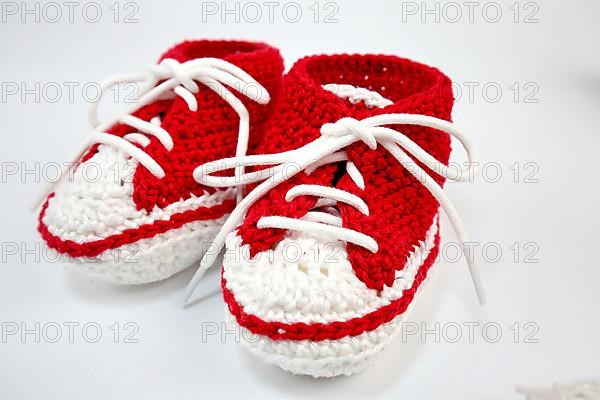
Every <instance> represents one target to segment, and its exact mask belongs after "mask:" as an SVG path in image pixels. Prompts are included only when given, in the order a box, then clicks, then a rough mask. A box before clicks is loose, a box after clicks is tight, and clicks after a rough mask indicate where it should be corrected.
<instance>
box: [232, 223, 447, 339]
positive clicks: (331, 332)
mask: <svg viewBox="0 0 600 400" xmlns="http://www.w3.org/2000/svg"><path fill="white" fill-rule="evenodd" d="M439 242H440V237H439V234H438V235H436V238H435V245H434V247H433V249H432V250H431V252H430V253H429V255H428V256H427V258H426V259H425V261H424V262H423V264H422V265H421V267H420V268H419V271H418V272H417V275H416V276H415V280H414V282H413V285H412V287H411V288H410V289H408V290H405V291H404V292H403V293H402V297H400V298H398V299H396V300H394V301H393V302H392V303H390V304H388V305H386V306H383V307H381V308H380V309H378V310H375V311H373V312H371V313H369V314H366V315H364V316H362V317H357V318H352V319H349V320H347V321H334V322H330V323H312V324H307V323H303V322H297V323H292V324H288V323H283V322H273V321H265V320H263V319H261V318H259V317H257V316H255V315H252V314H247V313H245V312H244V310H243V308H242V306H240V305H239V304H238V303H237V302H236V300H235V298H234V296H233V293H231V291H229V289H227V282H226V281H225V278H223V277H222V278H221V287H222V289H223V297H224V299H225V303H226V304H227V306H228V307H229V311H230V312H231V314H232V315H233V316H234V317H235V319H236V320H237V322H238V324H239V325H240V326H243V327H244V328H246V329H248V330H249V331H250V332H252V333H254V334H257V335H262V336H267V337H269V338H271V339H273V340H311V341H315V342H318V341H322V340H337V339H341V338H343V337H346V336H356V335H360V334H361V333H364V332H368V331H372V330H374V329H376V328H377V327H379V326H381V325H382V324H384V323H386V322H389V321H391V320H392V319H394V317H396V316H398V315H400V314H402V313H403V312H404V311H406V309H407V307H408V305H409V304H410V303H411V302H412V300H413V298H414V296H415V292H416V291H417V289H418V288H419V286H420V285H421V283H422V282H423V280H424V279H425V277H426V276H427V272H428V271H429V268H431V266H432V265H433V263H434V262H435V260H436V258H437V255H438V251H439Z"/></svg>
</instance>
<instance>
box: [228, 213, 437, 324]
mask: <svg viewBox="0 0 600 400" xmlns="http://www.w3.org/2000/svg"><path fill="white" fill-rule="evenodd" d="M437 221H438V218H437V216H436V217H434V219H433V223H432V225H431V227H430V228H429V230H428V232H427V234H426V235H425V240H424V241H422V242H420V246H418V247H417V246H415V249H414V251H413V252H412V253H411V254H410V256H409V257H408V259H407V261H406V263H405V265H404V266H403V268H402V269H400V270H398V271H396V278H395V281H394V284H393V285H392V286H391V287H387V286H386V287H385V288H384V289H383V290H382V291H381V292H378V291H377V290H373V289H369V288H368V287H367V286H366V285H365V284H364V282H362V281H361V280H360V279H358V278H357V277H356V274H355V273H354V270H353V269H352V265H351V263H350V261H349V260H348V253H347V251H346V247H345V243H343V242H341V241H332V240H331V239H328V238H324V237H319V236H317V235H312V234H308V233H300V232H296V231H288V233H287V236H286V238H285V239H284V240H282V241H281V242H279V243H278V244H277V246H276V247H275V249H274V250H269V251H268V252H262V253H259V254H258V255H257V256H256V257H254V258H253V259H250V257H249V253H250V247H249V245H244V246H241V238H240V237H239V236H237V235H236V234H235V232H234V233H232V234H231V235H229V236H228V239H227V244H226V248H227V251H226V253H225V257H224V259H223V266H224V270H223V276H224V278H225V280H226V281H227V288H228V289H229V290H230V291H231V292H232V293H233V294H234V296H235V299H236V301H237V302H238V304H240V305H241V306H242V307H243V309H244V311H245V312H247V313H249V314H253V315H256V316H257V317H259V318H261V319H263V320H265V321H280V322H287V323H294V322H305V323H311V322H322V323H327V322H331V321H344V320H349V319H351V318H355V317H360V316H363V315H365V314H368V313H370V312H373V311H375V310H378V309H380V308H381V307H383V306H386V305H388V304H390V303H391V302H392V301H394V300H396V299H398V298H400V297H401V296H402V292H403V291H404V290H406V289H408V288H410V287H411V286H412V284H413V282H414V278H415V275H416V273H417V272H418V268H419V266H420V265H421V264H422V263H423V261H424V260H425V259H426V258H427V256H428V255H429V252H430V251H431V249H432V248H433V246H434V244H435V236H436V234H437V231H438V224H437ZM298 255H301V256H298Z"/></svg>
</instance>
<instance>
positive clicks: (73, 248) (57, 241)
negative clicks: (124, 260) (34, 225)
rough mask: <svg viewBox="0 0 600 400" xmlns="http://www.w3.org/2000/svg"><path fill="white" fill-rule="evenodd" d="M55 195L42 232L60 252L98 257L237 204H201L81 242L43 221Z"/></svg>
mask: <svg viewBox="0 0 600 400" xmlns="http://www.w3.org/2000/svg"><path fill="white" fill-rule="evenodd" d="M53 196H54V194H52V195H50V196H49V197H48V199H47V200H46V202H45V203H44V206H43V207H42V211H41V212H40V216H39V217H38V231H39V232H40V234H41V235H42V238H43V239H44V240H45V241H46V244H47V245H48V247H50V248H52V249H55V250H56V251H58V252H59V253H63V254H68V255H70V256H71V257H94V256H97V255H99V254H101V253H102V252H104V251H106V250H110V249H115V248H118V247H120V246H123V245H126V244H131V243H135V242H137V241H138V240H141V239H147V238H150V237H153V236H155V235H158V234H161V233H165V232H167V231H170V230H172V229H176V228H179V227H181V226H183V225H184V224H187V223H188V222H194V221H206V220H210V219H217V218H219V217H222V216H223V215H225V214H228V213H230V212H231V211H232V210H233V208H234V207H235V201H234V200H231V199H230V200H225V201H224V202H223V203H221V204H219V205H216V206H213V207H200V208H197V209H195V210H188V211H184V212H181V213H178V214H173V215H172V216H171V218H169V219H168V220H160V221H155V222H153V223H151V224H145V225H141V226H139V227H137V228H132V229H126V230H124V231H123V232H121V233H118V234H116V235H112V236H109V237H107V238H104V239H99V240H94V241H91V242H86V243H77V242H74V241H72V240H63V239H61V238H60V237H58V236H56V235H53V234H52V233H51V232H50V230H49V229H48V227H47V226H46V224H44V222H43V221H42V219H43V218H44V215H45V213H46V209H47V208H48V204H49V202H50V199H51V198H52V197H53Z"/></svg>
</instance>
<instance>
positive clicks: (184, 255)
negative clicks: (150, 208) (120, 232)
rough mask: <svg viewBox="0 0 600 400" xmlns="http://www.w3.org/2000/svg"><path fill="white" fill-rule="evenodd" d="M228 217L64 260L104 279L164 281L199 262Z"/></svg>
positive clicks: (123, 282)
mask: <svg viewBox="0 0 600 400" xmlns="http://www.w3.org/2000/svg"><path fill="white" fill-rule="evenodd" d="M226 217H227V215H224V216H222V217H220V218H218V219H213V220H206V221H193V222H188V223H187V224H185V225H183V226H181V227H179V228H177V229H172V230H170V231H168V232H165V233H162V234H158V235H156V236H153V237H151V238H148V239H141V240H139V241H137V242H135V243H132V244H128V245H124V246H121V247H118V248H116V249H110V250H107V251H105V252H103V253H101V254H100V255H98V256H96V257H92V258H73V257H68V256H67V257H66V259H63V258H61V261H64V262H65V263H66V264H67V265H69V266H70V268H75V269H77V270H78V271H82V272H86V273H88V274H89V275H90V276H91V277H92V278H95V279H98V280H101V281H104V282H109V283H114V284H119V285H140V284H145V283H151V282H157V281H161V280H164V279H167V278H169V277H171V276H173V275H175V274H176V273H178V272H181V271H183V270H184V269H186V268H188V267H189V266H191V265H192V264H194V263H195V262H197V261H199V260H200V259H201V258H202V256H203V255H204V253H205V251H206V250H208V248H209V246H210V243H211V242H212V240H213V239H214V237H215V235H216V234H217V232H218V230H219V229H220V228H221V226H222V225H223V222H224V220H225V218H226Z"/></svg>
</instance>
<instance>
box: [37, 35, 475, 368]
mask: <svg viewBox="0 0 600 400" xmlns="http://www.w3.org/2000/svg"><path fill="white" fill-rule="evenodd" d="M282 73H283V62H282V59H281V56H280V54H279V52H278V50H276V49H275V48H273V47H270V46H268V45H266V44H263V43H252V42H243V41H208V40H202V41H188V42H184V43H181V44H179V45H177V46H175V47H173V48H172V49H170V50H169V51H167V52H166V53H165V54H164V55H163V56H162V57H161V59H160V61H159V63H158V64H157V65H153V66H151V67H150V68H149V69H148V70H147V71H145V72H143V73H140V74H133V75H129V76H120V77H117V78H115V79H112V80H110V81H107V82H106V84H105V85H103V88H105V89H106V88H108V87H110V86H112V85H114V84H120V83H125V82H136V83H138V84H140V85H141V86H140V87H139V91H138V93H137V97H136V101H135V102H134V103H133V104H131V107H130V108H129V109H128V110H126V111H125V112H124V113H123V114H122V115H119V116H118V117H116V118H113V119H111V120H109V121H106V122H104V123H100V122H99V121H98V119H97V117H96V107H95V106H94V109H93V110H92V111H93V112H92V115H91V122H92V125H93V128H94V129H93V132H92V134H91V135H90V136H89V138H88V140H87V141H86V142H85V143H84V145H83V146H82V148H81V149H80V151H79V152H77V154H76V156H75V157H74V159H73V163H72V164H71V165H68V166H67V169H68V171H65V174H64V176H65V177H64V179H62V181H61V182H59V183H58V184H56V185H54V186H53V187H51V188H50V190H49V191H48V192H47V193H46V194H45V195H44V196H45V198H44V200H43V206H42V209H41V213H40V216H39V227H38V229H39V231H40V233H41V235H42V237H43V239H44V240H45V242H46V244H47V246H48V247H49V248H51V249H54V250H55V251H56V252H58V253H59V254H61V255H64V256H65V259H66V260H67V261H69V262H72V263H76V264H77V268H81V269H85V270H87V271H89V272H90V273H91V274H93V275H94V276H97V277H100V278H102V279H104V280H107V281H111V282H115V283H120V284H141V283H147V282H153V281H159V280H162V279H165V278H168V277H170V276H171V275H173V274H175V273H177V272H179V271H181V270H183V269H184V268H186V267H188V266H190V265H192V264H194V263H195V262H198V261H199V260H201V261H200V265H199V268H198V270H197V272H196V275H195V276H194V278H193V280H192V282H191V284H190V286H189V288H188V291H187V292H186V299H188V298H189V297H190V295H191V293H192V291H193V289H194V287H195V285H196V284H197V282H198V280H199V279H200V277H201V276H202V274H203V273H204V272H205V271H206V270H207V269H208V268H209V267H210V266H211V265H212V264H213V263H214V262H215V260H216V259H217V257H218V255H219V253H220V252H221V251H222V250H223V249H224V250H225V253H224V258H223V272H222V280H221V282H222V289H223V297H224V300H225V303H226V305H227V307H226V318H227V320H228V321H229V322H230V323H232V324H234V325H235V327H236V329H239V330H241V331H242V333H244V334H242V335H240V338H242V340H243V341H244V343H245V344H246V345H247V346H248V347H249V349H250V350H251V351H252V352H253V353H254V354H256V355H258V356H259V357H260V358H262V359H263V360H265V361H267V362H269V363H273V364H276V365H278V366H280V367H281V368H283V369H285V370H288V371H291V372H294V373H299V374H308V375H312V376H335V375H341V374H347V375H348V374H351V373H354V372H356V371H358V370H360V369H361V368H363V367H364V366H365V365H366V364H367V362H368V361H369V360H370V359H371V358H372V356H373V355H374V354H375V353H377V352H379V351H380V350H381V349H382V348H384V347H385V346H386V345H387V344H388V343H389V342H390V340H391V338H392V337H393V335H394V333H395V332H396V331H398V330H399V327H400V323H401V321H402V318H403V316H404V315H405V313H406V311H407V309H408V307H409V306H410V304H411V303H412V301H413V299H414V298H415V296H416V294H417V292H419V291H420V289H421V287H422V285H423V283H424V282H425V280H426V278H427V277H428V276H430V275H431V273H430V269H431V267H432V266H433V265H434V261H435V259H436V257H437V255H438V248H439V243H440V235H439V218H438V213H439V209H440V208H443V209H444V211H445V212H446V213H447V215H448V217H449V219H450V221H451V222H452V224H453V227H454V229H455V231H456V234H457V236H458V239H459V240H461V241H462V242H464V241H466V237H465V233H464V229H463V228H462V224H461V222H460V219H459V218H458V215H457V212H456V210H455V209H454V208H453V206H452V203H451V202H450V201H449V200H448V198H447V197H446V195H445V194H444V191H443V189H442V185H443V184H444V181H445V179H451V180H465V179H468V178H469V176H470V173H471V172H472V168H471V166H472V165H473V163H471V164H467V165H468V168H467V169H465V170H461V169H457V168H449V167H448V166H447V164H448V161H449V156H450V151H451V147H450V137H451V136H454V137H455V138H457V139H458V141H459V142H460V143H462V144H463V146H464V147H465V149H466V150H467V154H468V155H469V157H470V160H471V157H472V155H473V154H472V150H471V148H470V146H469V144H468V142H467V140H466V138H465V137H464V136H463V135H462V134H461V132H460V131H459V130H458V129H457V128H456V127H455V126H454V125H453V124H452V123H450V122H449V121H450V114H451V110H452V105H453V95H452V89H451V82H450V80H449V79H448V78H447V77H446V76H445V75H443V74H442V73H441V72H440V71H438V70H437V69H435V68H431V67H428V66H425V65H422V64H418V63H415V62H412V61H409V60H406V59H402V58H398V57H394V56H382V55H331V56H330V55H327V56H325V55H318V56H309V57H305V58H303V59H301V60H299V61H297V62H296V63H295V64H294V66H293V67H292V68H291V69H290V71H289V72H287V73H286V74H285V75H282ZM471 161H472V160H471ZM67 172H69V173H67ZM469 266H470V267H471V272H472V278H473V281H474V283H475V286H476V288H477V289H478V294H479V295H480V300H481V299H483V293H482V292H481V289H480V285H479V280H478V276H477V274H476V271H475V269H474V267H473V266H472V265H469Z"/></svg>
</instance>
